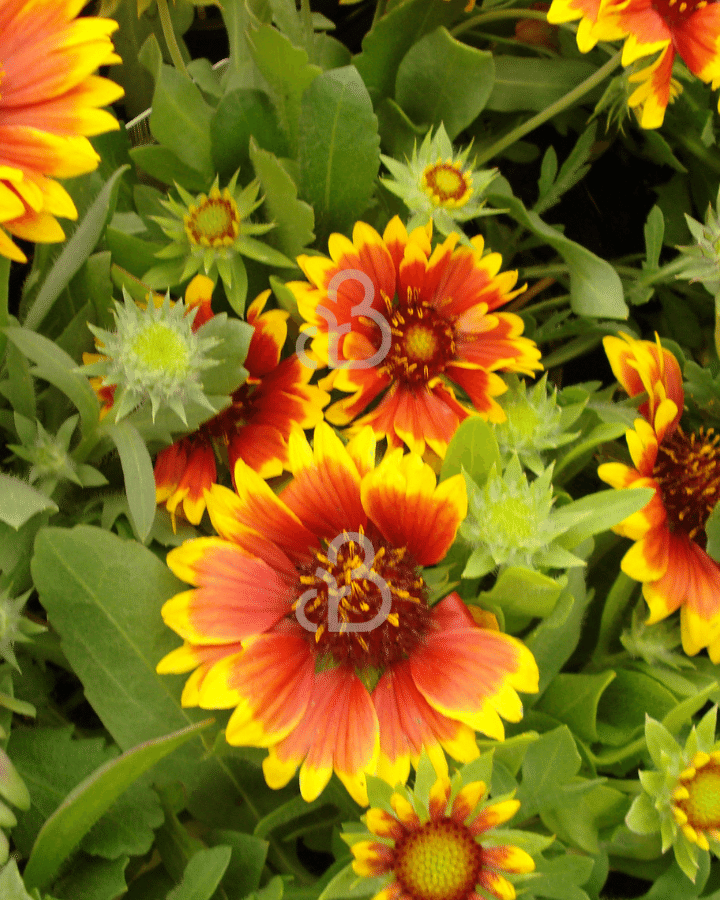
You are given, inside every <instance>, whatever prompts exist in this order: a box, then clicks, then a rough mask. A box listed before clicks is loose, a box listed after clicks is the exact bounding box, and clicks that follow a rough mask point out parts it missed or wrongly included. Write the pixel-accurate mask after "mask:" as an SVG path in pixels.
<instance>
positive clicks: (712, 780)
mask: <svg viewBox="0 0 720 900" xmlns="http://www.w3.org/2000/svg"><path fill="white" fill-rule="evenodd" d="M716 719H717V706H714V707H713V708H712V709H711V710H709V711H708V712H707V713H706V714H705V715H704V716H703V718H702V720H701V721H700V723H699V725H698V726H697V728H696V727H695V726H693V728H692V730H691V731H690V734H689V735H688V738H687V741H686V742H685V746H684V747H681V746H680V744H678V742H677V741H676V740H675V738H674V737H673V736H672V734H670V732H669V731H668V730H667V728H665V726H664V725H662V724H661V723H660V722H656V721H655V719H652V718H650V716H647V718H646V722H645V738H646V741H647V747H648V752H649V753H650V757H651V759H652V761H653V763H654V764H655V769H656V771H642V770H641V771H640V772H639V773H638V774H639V778H640V782H641V784H642V786H643V793H642V794H640V796H638V797H636V798H635V800H634V801H633V805H632V806H631V807H630V811H629V812H628V814H627V817H626V819H625V821H626V824H627V826H628V828H630V830H631V831H634V832H635V833H636V834H653V833H656V832H658V831H659V832H660V835H661V837H662V851H663V853H665V852H666V851H667V850H668V849H669V848H670V847H671V846H672V848H673V850H674V851H675V859H676V860H677V863H678V865H679V866H680V868H681V869H682V870H683V872H684V873H685V874H686V875H687V877H688V878H689V879H690V880H691V881H693V882H694V881H695V875H696V872H697V868H698V857H699V855H700V853H708V851H712V853H713V854H714V855H715V856H719V857H720V741H717V740H716V739H715V724H716Z"/></svg>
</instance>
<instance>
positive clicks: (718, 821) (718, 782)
mask: <svg viewBox="0 0 720 900" xmlns="http://www.w3.org/2000/svg"><path fill="white" fill-rule="evenodd" d="M697 757H701V759H700V760H699V762H701V763H702V765H701V766H700V767H698V768H697V771H696V774H695V775H694V776H693V778H692V779H683V781H684V783H683V785H682V787H684V788H685V789H686V791H687V797H685V798H681V799H678V800H676V801H675V803H676V805H675V806H674V807H673V812H675V810H677V812H678V813H679V814H680V817H678V815H675V821H676V822H677V823H678V825H680V826H686V825H687V826H688V827H690V828H692V829H693V831H694V832H695V833H696V835H698V836H699V835H700V834H702V833H703V832H704V831H706V830H709V829H717V828H720V766H719V765H718V764H717V763H716V762H715V761H714V760H711V758H710V757H709V755H708V754H707V753H698V754H696V758H697ZM694 761H695V760H693V762H694ZM693 768H695V767H693ZM675 790H676V792H677V788H676V789H675ZM683 819H684V821H683ZM683 830H684V829H683ZM690 839H691V840H693V839H692V838H690ZM694 843H700V842H699V841H698V840H697V839H695V840H694Z"/></svg>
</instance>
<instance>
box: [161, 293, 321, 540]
mask: <svg viewBox="0 0 720 900" xmlns="http://www.w3.org/2000/svg"><path fill="white" fill-rule="evenodd" d="M197 277H201V276H197ZM269 296H270V291H264V292H263V293H262V294H260V295H259V296H258V297H257V298H256V299H255V300H254V301H253V303H252V304H251V305H250V308H249V309H248V313H247V321H248V323H249V324H250V325H252V328H253V336H252V338H251V340H250V347H249V349H248V354H247V357H246V358H245V362H244V366H245V368H246V369H247V371H248V377H247V379H246V380H245V382H244V383H243V384H241V385H240V386H239V387H238V388H237V390H235V391H233V393H232V395H231V396H232V403H231V404H230V406H229V407H227V408H226V409H224V410H222V412H220V413H218V415H216V416H214V417H213V418H212V419H210V420H209V421H208V422H205V424H204V425H201V426H200V428H198V429H197V431H195V432H193V433H192V434H189V435H187V437H183V438H181V439H180V440H179V441H176V442H175V443H174V444H172V445H171V446H170V447H166V448H165V449H164V450H162V451H161V452H160V453H159V454H158V456H157V459H156V461H155V485H156V496H157V502H158V503H164V504H165V505H166V508H167V510H168V511H169V512H170V514H171V516H172V518H173V523H174V522H175V514H176V510H177V508H178V506H180V505H182V510H183V513H184V515H185V518H186V519H187V520H188V521H189V522H191V523H192V524H193V525H197V524H199V522H200V520H201V519H202V516H203V513H204V511H205V491H206V490H207V489H208V488H209V487H210V486H211V485H212V484H214V483H215V482H216V481H217V468H216V463H215V448H216V447H217V448H218V449H222V448H227V455H228V459H229V464H230V472H231V473H234V471H235V463H236V462H237V460H238V459H242V460H244V461H245V462H246V463H247V464H248V465H249V466H250V468H252V469H254V470H255V471H256V472H257V473H258V474H259V475H260V477H261V478H272V477H274V476H276V475H281V474H282V472H283V469H284V468H287V466H288V464H289V457H288V443H287V442H288V437H289V435H290V431H291V429H292V428H293V426H295V425H298V426H299V427H300V428H314V427H315V426H316V425H317V424H318V423H319V422H321V421H322V415H323V414H322V410H323V407H324V406H327V404H328V403H329V402H330V396H329V394H327V393H326V392H325V391H323V390H321V389H320V388H319V387H316V386H314V385H311V384H308V382H309V380H310V378H311V376H312V370H311V369H309V368H308V367H307V366H303V365H302V363H301V362H300V360H299V359H298V357H297V355H295V354H293V355H292V356H290V357H288V358H287V359H284V360H283V361H282V362H280V352H281V350H282V348H283V344H284V343H285V338H286V335H287V324H286V320H287V318H288V313H286V312H284V311H283V310H279V309H273V310H269V311H268V312H263V309H264V307H265V304H266V303H267V300H268V297H269ZM210 315H212V312H210ZM196 318H197V317H196Z"/></svg>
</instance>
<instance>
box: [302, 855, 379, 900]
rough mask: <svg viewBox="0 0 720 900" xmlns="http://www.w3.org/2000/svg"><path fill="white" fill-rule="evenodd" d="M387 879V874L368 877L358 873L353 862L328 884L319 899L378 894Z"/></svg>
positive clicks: (342, 898) (341, 898)
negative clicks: (353, 866) (354, 869)
mask: <svg viewBox="0 0 720 900" xmlns="http://www.w3.org/2000/svg"><path fill="white" fill-rule="evenodd" d="M386 881H387V876H376V877H375V878H368V877H362V876H360V875H357V874H356V873H355V872H354V871H353V868H352V864H348V865H347V866H346V867H345V868H344V869H341V870H340V871H339V872H338V873H337V875H336V876H335V877H334V878H333V879H332V881H331V882H330V883H329V884H328V885H327V886H326V888H325V890H324V891H323V892H322V893H321V894H320V896H319V897H318V900H351V898H355V897H370V896H372V895H374V894H377V893H378V892H379V890H380V888H381V887H382V885H383V883H384V882H386Z"/></svg>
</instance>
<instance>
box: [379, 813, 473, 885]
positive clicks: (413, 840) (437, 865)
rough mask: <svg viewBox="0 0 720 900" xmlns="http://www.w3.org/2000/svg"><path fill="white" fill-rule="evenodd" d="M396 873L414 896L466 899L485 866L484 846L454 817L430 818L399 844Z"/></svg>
mask: <svg viewBox="0 0 720 900" xmlns="http://www.w3.org/2000/svg"><path fill="white" fill-rule="evenodd" d="M394 869H395V877H396V878H397V880H398V882H399V883H400V885H401V887H402V889H403V892H404V894H405V895H406V896H408V897H412V898H413V900H466V898H468V897H469V896H470V895H471V894H472V893H473V892H474V889H475V884H476V882H477V879H478V876H479V874H480V871H481V869H482V850H481V848H480V846H479V845H478V844H477V843H476V842H475V840H474V838H473V837H472V835H471V834H470V832H469V831H468V830H467V828H465V827H464V826H463V825H458V824H457V823H456V822H453V821H452V819H441V820H440V821H435V822H428V823H426V824H425V825H422V826H421V827H420V828H418V829H417V830H416V831H413V832H411V833H410V834H408V835H407V836H406V837H405V838H403V839H402V840H401V841H400V842H399V843H398V844H397V845H396V848H395V864H394Z"/></svg>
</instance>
